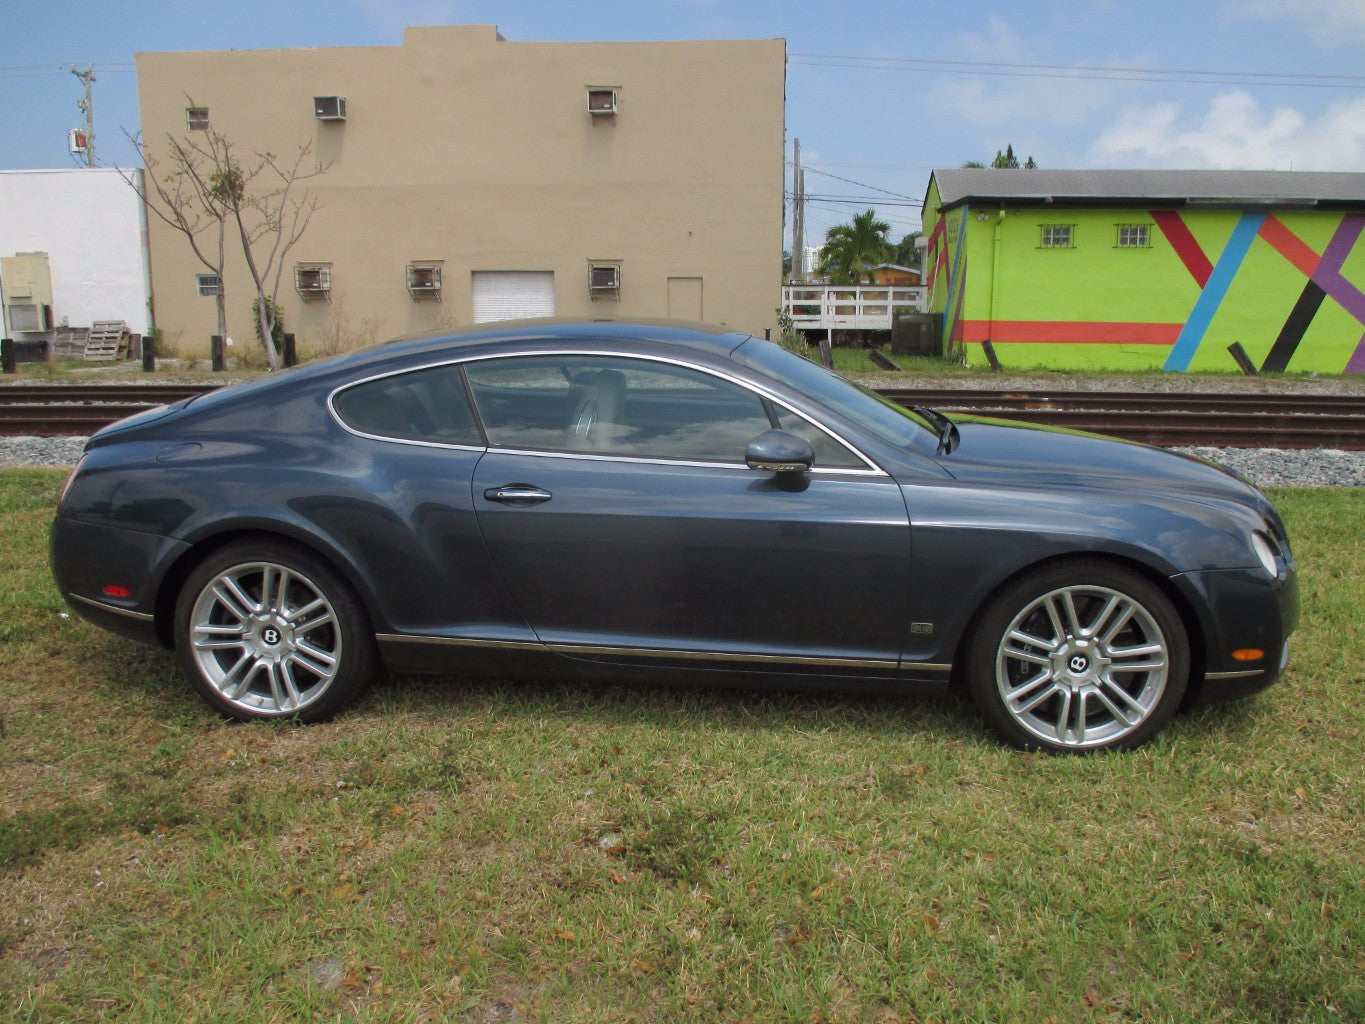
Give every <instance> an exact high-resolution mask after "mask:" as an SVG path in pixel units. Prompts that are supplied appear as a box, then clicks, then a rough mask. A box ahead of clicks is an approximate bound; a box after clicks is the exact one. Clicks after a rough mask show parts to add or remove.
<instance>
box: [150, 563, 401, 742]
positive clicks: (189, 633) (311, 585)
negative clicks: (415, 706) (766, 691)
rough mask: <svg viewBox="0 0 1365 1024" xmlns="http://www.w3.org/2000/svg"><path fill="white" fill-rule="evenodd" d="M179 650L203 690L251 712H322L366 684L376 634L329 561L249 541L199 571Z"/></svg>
mask: <svg viewBox="0 0 1365 1024" xmlns="http://www.w3.org/2000/svg"><path fill="white" fill-rule="evenodd" d="M175 637H176V651H177V654H178V655H179V657H180V662H181V665H182V667H183V668H184V670H185V673H186V675H187V676H188V677H189V679H190V682H191V683H193V684H194V687H195V689H197V690H198V691H199V693H200V694H201V695H202V696H203V697H204V699H205V700H206V701H208V703H209V704H211V705H212V706H213V707H215V708H217V709H218V710H219V711H221V712H223V713H224V714H227V715H230V716H232V717H233V718H239V719H243V720H251V719H261V718H282V717H297V718H299V719H301V720H304V721H318V720H320V719H323V718H326V717H328V716H329V715H332V714H334V713H336V712H337V711H338V710H340V709H341V708H342V707H344V706H345V705H346V704H348V703H350V702H351V701H353V700H354V699H355V698H356V697H358V696H359V695H360V693H361V692H362V691H363V690H364V689H365V687H366V685H367V684H368V683H369V681H370V678H371V676H372V675H373V674H374V670H375V665H376V658H375V652H374V639H373V636H372V635H371V633H370V628H369V623H368V620H367V617H366V615H365V611H364V609H363V607H362V606H361V604H360V601H359V600H358V599H357V598H356V597H355V594H354V593H353V592H352V590H351V588H350V587H349V586H347V585H346V583H345V581H344V580H343V579H342V578H341V577H340V575H339V574H338V573H336V572H335V570H333V569H332V568H331V567H330V566H329V565H327V564H326V563H325V562H323V561H322V560H321V559H319V558H317V557H315V556H314V555H312V554H310V553H308V552H306V551H303V550H301V549H299V548H295V547H293V546H292V545H288V544H284V543H280V542H277V541H270V540H261V541H243V542H241V543H237V544H233V545H230V546H228V547H225V548H223V549H222V550H221V551H218V552H216V553H214V554H213V555H211V556H210V557H209V558H208V559H207V560H206V561H205V562H203V563H202V564H201V565H200V566H199V567H198V568H197V569H195V571H194V572H192V573H191V574H190V577H189V579H188V580H187V581H186V583H185V587H184V589H183V590H182V591H181V593H180V598H179V601H178V602H177V605H176V612H175Z"/></svg>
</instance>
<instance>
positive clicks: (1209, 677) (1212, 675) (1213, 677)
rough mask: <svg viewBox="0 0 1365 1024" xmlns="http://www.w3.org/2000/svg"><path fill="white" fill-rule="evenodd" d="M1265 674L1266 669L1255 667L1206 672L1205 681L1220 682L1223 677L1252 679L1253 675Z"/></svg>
mask: <svg viewBox="0 0 1365 1024" xmlns="http://www.w3.org/2000/svg"><path fill="white" fill-rule="evenodd" d="M1263 675H1265V669H1263V668H1253V669H1250V670H1248V671H1246V672H1205V673H1204V681H1205V682H1218V681H1219V680H1223V679H1250V678H1251V677H1252V676H1263Z"/></svg>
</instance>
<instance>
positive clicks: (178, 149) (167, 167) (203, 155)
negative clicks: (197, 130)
mask: <svg viewBox="0 0 1365 1024" xmlns="http://www.w3.org/2000/svg"><path fill="white" fill-rule="evenodd" d="M128 139H129V141H130V142H132V143H133V145H134V146H136V147H137V149H138V152H139V153H141V154H142V166H143V172H142V174H141V175H138V174H137V172H136V171H125V170H123V169H122V168H120V169H119V174H120V175H121V176H122V178H123V180H124V181H126V182H127V183H128V184H129V185H130V186H132V188H133V191H135V192H136V193H137V194H138V197H139V198H140V199H141V200H142V202H143V205H144V206H146V208H147V209H148V210H150V211H151V212H152V214H153V215H154V216H155V217H157V218H158V219H159V220H161V221H163V222H164V223H166V224H168V225H169V226H170V227H172V228H174V229H175V230H177V231H179V232H180V233H181V234H182V235H184V236H185V239H186V240H187V241H188V242H189V245H190V251H191V252H193V253H194V255H195V258H196V259H198V260H199V262H200V263H202V264H203V265H204V267H205V269H207V270H209V271H211V272H212V273H213V275H214V276H215V277H217V278H218V293H217V295H215V296H214V304H215V306H216V308H217V312H218V336H219V337H223V338H225V337H227V279H226V275H225V274H224V273H223V268H224V265H225V264H226V262H227V256H226V248H225V244H224V243H225V241H226V229H227V218H228V209H227V207H226V206H225V205H224V204H223V203H222V201H221V200H220V199H219V198H218V191H219V188H218V184H217V175H218V173H219V172H218V170H217V168H220V167H223V166H226V165H227V164H228V162H229V157H230V148H229V147H228V146H227V140H226V139H223V138H222V137H221V136H218V135H209V136H207V137H206V138H205V140H204V142H203V143H202V144H201V143H194V144H191V143H188V142H186V141H185V140H183V139H177V138H175V137H174V136H173V135H167V136H166V141H167V146H168V151H169V156H168V158H167V160H166V162H165V163H164V164H163V162H162V161H161V160H160V159H158V157H157V156H156V154H155V153H153V152H152V150H151V147H150V146H147V145H145V144H144V143H143V142H142V140H141V139H139V138H137V137H136V136H132V135H130V136H129V137H128Z"/></svg>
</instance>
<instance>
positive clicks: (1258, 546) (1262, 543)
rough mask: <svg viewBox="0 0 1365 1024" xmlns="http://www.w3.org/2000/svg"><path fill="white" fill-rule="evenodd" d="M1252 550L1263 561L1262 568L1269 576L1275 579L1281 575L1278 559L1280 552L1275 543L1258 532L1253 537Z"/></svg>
mask: <svg viewBox="0 0 1365 1024" xmlns="http://www.w3.org/2000/svg"><path fill="white" fill-rule="evenodd" d="M1251 548H1252V550H1253V551H1255V552H1256V557H1257V558H1259V559H1260V560H1261V566H1262V568H1264V569H1265V571H1266V574H1267V575H1269V576H1272V577H1273V576H1278V575H1279V574H1280V563H1279V560H1278V559H1277V557H1276V556H1277V555H1278V554H1279V552H1278V550H1277V548H1276V544H1275V542H1274V541H1272V540H1271V539H1270V538H1269V537H1267V536H1266V535H1265V534H1264V533H1261V532H1260V531H1259V530H1257V531H1256V532H1254V533H1252V535H1251Z"/></svg>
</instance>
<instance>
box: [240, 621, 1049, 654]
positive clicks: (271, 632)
mask: <svg viewBox="0 0 1365 1024" xmlns="http://www.w3.org/2000/svg"><path fill="white" fill-rule="evenodd" d="M261 639H262V640H264V641H265V642H266V643H268V644H269V645H270V646H271V647H274V646H275V645H276V644H277V643H279V642H280V631H279V630H278V629H276V628H275V627H274V626H267V627H266V628H265V629H263V630H262V631H261ZM1072 661H1075V659H1074V658H1073V659H1072Z"/></svg>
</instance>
